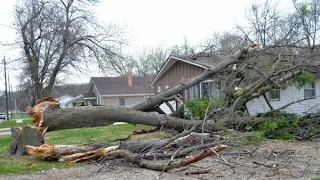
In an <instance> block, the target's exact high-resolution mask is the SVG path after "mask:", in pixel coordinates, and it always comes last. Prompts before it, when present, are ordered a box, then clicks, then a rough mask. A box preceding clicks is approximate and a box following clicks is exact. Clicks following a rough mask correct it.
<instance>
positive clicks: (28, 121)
mask: <svg viewBox="0 0 320 180" xmlns="http://www.w3.org/2000/svg"><path fill="white" fill-rule="evenodd" d="M16 120H17V119H11V120H9V121H2V122H1V123H0V128H8V127H11V126H15V127H21V126H26V125H28V124H30V125H32V122H31V121H32V119H31V118H24V119H22V120H23V121H22V122H23V123H17V122H16Z"/></svg>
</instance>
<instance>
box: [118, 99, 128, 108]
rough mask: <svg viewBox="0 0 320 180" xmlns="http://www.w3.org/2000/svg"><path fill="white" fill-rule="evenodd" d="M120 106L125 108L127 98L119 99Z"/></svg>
mask: <svg viewBox="0 0 320 180" xmlns="http://www.w3.org/2000/svg"><path fill="white" fill-rule="evenodd" d="M119 105H120V106H125V105H126V98H119Z"/></svg>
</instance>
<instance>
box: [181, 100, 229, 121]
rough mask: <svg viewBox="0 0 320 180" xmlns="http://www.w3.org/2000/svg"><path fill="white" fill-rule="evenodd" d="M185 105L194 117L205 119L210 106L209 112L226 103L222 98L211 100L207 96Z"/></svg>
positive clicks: (187, 102) (189, 101)
mask: <svg viewBox="0 0 320 180" xmlns="http://www.w3.org/2000/svg"><path fill="white" fill-rule="evenodd" d="M185 104H186V106H187V107H188V109H189V111H190V113H191V114H192V115H193V116H196V117H197V118H198V119H203V118H204V117H205V113H206V110H207V107H208V106H209V105H210V107H209V111H211V110H212V109H213V108H218V107H221V106H223V104H224V101H223V99H222V98H209V97H208V96H205V97H202V98H200V99H191V100H188V101H186V102H185Z"/></svg>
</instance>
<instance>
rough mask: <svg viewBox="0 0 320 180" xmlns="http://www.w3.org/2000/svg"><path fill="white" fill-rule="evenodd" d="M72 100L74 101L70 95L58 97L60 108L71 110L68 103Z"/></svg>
mask: <svg viewBox="0 0 320 180" xmlns="http://www.w3.org/2000/svg"><path fill="white" fill-rule="evenodd" d="M72 99H73V97H72V96H69V95H64V96H60V97H58V100H59V102H60V107H61V108H71V107H69V106H68V102H69V101H70V100H72Z"/></svg>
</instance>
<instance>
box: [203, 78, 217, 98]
mask: <svg viewBox="0 0 320 180" xmlns="http://www.w3.org/2000/svg"><path fill="white" fill-rule="evenodd" d="M214 88H215V86H214V82H213V81H212V82H202V83H200V89H201V90H200V94H201V97H204V96H209V97H213V96H214V95H215V93H214Z"/></svg>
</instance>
